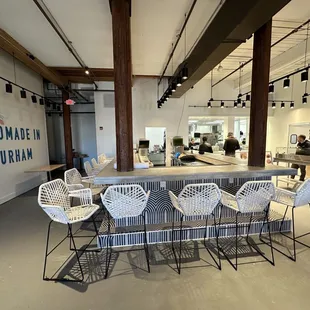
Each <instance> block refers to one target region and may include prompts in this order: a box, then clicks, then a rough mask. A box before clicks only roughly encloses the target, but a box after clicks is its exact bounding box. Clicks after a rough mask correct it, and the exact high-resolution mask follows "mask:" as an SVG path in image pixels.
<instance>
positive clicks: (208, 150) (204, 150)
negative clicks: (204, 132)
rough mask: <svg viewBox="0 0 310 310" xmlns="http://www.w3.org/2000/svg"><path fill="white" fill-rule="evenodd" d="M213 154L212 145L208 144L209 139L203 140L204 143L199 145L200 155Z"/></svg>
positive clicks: (204, 138)
mask: <svg viewBox="0 0 310 310" xmlns="http://www.w3.org/2000/svg"><path fill="white" fill-rule="evenodd" d="M204 153H213V150H212V146H211V144H209V143H207V137H203V138H202V143H201V144H200V145H199V154H204Z"/></svg>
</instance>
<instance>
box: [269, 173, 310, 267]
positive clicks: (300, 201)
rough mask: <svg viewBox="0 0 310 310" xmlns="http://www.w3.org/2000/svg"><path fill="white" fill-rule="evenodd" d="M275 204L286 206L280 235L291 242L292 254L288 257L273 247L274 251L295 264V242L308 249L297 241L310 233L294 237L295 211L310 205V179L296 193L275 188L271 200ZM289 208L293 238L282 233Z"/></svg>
mask: <svg viewBox="0 0 310 310" xmlns="http://www.w3.org/2000/svg"><path fill="white" fill-rule="evenodd" d="M273 200H274V201H275V202H277V203H280V204H283V205H285V206H286V209H285V212H284V215H283V218H282V221H281V224H280V231H279V232H280V234H281V235H283V236H284V237H286V238H288V239H290V240H292V241H293V254H291V253H290V254H291V255H288V254H286V253H284V252H283V251H281V250H280V249H278V248H276V247H274V249H275V250H276V251H278V252H279V253H281V254H283V255H285V256H286V257H288V258H289V259H291V260H292V261H294V262H296V258H297V257H296V242H297V243H299V244H301V245H303V246H305V247H307V248H310V245H308V244H305V243H304V242H301V241H299V240H298V239H299V238H302V237H305V236H307V235H309V234H310V232H307V233H304V234H302V235H300V236H296V234H295V215H294V212H295V209H296V208H299V207H303V206H309V203H310V179H308V180H306V181H304V183H303V184H302V185H301V186H300V187H299V188H298V189H297V191H296V192H291V191H288V190H285V189H281V188H276V194H275V197H274V199H273ZM289 208H291V209H292V226H293V227H292V233H293V237H291V236H289V235H287V234H285V233H283V232H282V227H283V222H284V219H285V217H286V214H287V211H288V209H289Z"/></svg>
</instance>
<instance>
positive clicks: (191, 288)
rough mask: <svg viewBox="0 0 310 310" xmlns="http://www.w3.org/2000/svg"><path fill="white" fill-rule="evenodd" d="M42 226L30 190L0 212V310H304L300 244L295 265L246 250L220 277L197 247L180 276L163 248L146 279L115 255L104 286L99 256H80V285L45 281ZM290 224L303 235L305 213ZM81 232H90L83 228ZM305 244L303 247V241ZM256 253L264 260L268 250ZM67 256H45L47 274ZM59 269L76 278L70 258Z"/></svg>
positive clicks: (309, 213)
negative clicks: (271, 260)
mask: <svg viewBox="0 0 310 310" xmlns="http://www.w3.org/2000/svg"><path fill="white" fill-rule="evenodd" d="M274 208H276V209H277V210H281V208H279V207H278V206H274ZM48 222H49V220H48V217H47V215H45V213H44V212H43V211H42V210H41V209H40V207H39V206H38V204H37V189H35V190H32V191H30V192H28V193H26V194H24V195H22V196H20V197H18V198H16V199H13V200H11V201H10V202H8V203H6V204H3V205H1V206H0V309H1V310H13V309H14V310H15V309H32V310H52V309H53V310H54V309H57V310H58V309H59V310H63V309H75V310H80V309H81V310H97V309H105V310H118V309H148V310H153V309H154V310H155V309H156V310H157V309H160V310H166V309H178V310H185V309H191V310H198V309H212V310H216V309H230V310H233V309H251V310H255V309H259V310H261V309H277V310H278V309H283V310H284V309H310V249H306V248H304V247H302V246H299V245H298V246H297V249H298V251H297V252H298V259H297V262H296V263H294V262H292V261H290V260H288V259H287V258H285V257H284V256H282V255H280V254H279V253H276V254H275V259H276V266H275V267H273V266H271V265H270V264H269V263H267V262H266V261H263V260H262V259H261V257H260V256H257V255H255V253H253V252H251V251H250V249H248V250H246V249H243V252H244V255H245V256H247V257H246V258H241V259H240V263H241V265H240V266H239V270H238V271H237V272H236V271H235V270H234V269H232V268H231V266H230V265H229V264H228V263H227V261H225V260H223V270H222V271H219V270H218V269H216V268H215V267H214V266H212V260H211V258H210V256H209V254H208V253H207V251H206V250H198V249H197V247H198V245H199V244H198V243H197V242H194V243H189V244H187V245H186V249H185V256H186V258H185V261H186V262H187V263H184V265H183V266H184V269H182V273H181V275H178V274H177V273H176V272H175V270H174V269H173V268H174V263H173V259H172V254H171V250H170V247H169V246H168V245H161V246H158V247H151V255H152V258H151V273H150V274H148V273H146V272H145V271H144V269H145V257H144V252H140V251H134V252H129V253H127V252H121V253H118V254H117V253H114V254H113V259H112V265H111V266H112V268H111V271H110V276H109V278H108V279H107V280H105V279H103V267H102V266H103V261H104V255H105V253H104V251H103V252H102V253H86V254H85V255H83V257H82V264H83V267H84V269H85V271H86V282H85V283H84V284H82V285H81V284H62V283H54V282H44V281H42V265H43V253H44V247H45V238H46V230H47V225H48ZM296 222H297V227H298V232H305V231H306V230H307V228H308V229H309V230H310V210H309V208H308V207H305V208H300V209H299V210H297V212H296ZM83 228H84V230H85V231H86V232H87V233H89V234H91V233H92V231H90V227H88V226H87V225H85V226H84V227H83ZM86 232H85V233H86ZM65 233H66V228H65V227H63V226H61V225H59V224H54V225H53V227H52V241H55V242H56V241H57V240H58V239H60V238H61V236H62V235H63V234H65ZM277 239H278V241H281V238H278V237H277ZM82 240H83V239H82V238H81V239H79V242H80V243H81V242H82ZM84 241H85V240H84ZM86 241H87V240H86ZM305 241H308V242H309V243H310V238H307V237H306V238H305ZM281 242H282V241H281ZM82 243H83V242H82ZM82 243H81V244H82ZM262 249H263V250H264V251H265V253H266V255H269V248H268V247H262ZM67 254H68V248H67V243H64V244H63V246H61V247H60V249H59V250H57V251H55V255H54V256H51V260H50V261H49V266H48V268H49V269H48V273H49V274H50V273H52V272H53V270H55V268H56V266H59V265H60V264H61V263H62V261H63V260H65V259H66V255H67ZM71 267H72V268H71ZM65 270H69V273H70V274H73V276H78V274H74V273H75V272H76V264H74V260H73V259H72V261H71V262H70V261H69V263H68V265H67V266H66V267H65Z"/></svg>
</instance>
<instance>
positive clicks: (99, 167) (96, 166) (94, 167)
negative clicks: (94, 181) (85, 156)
mask: <svg viewBox="0 0 310 310" xmlns="http://www.w3.org/2000/svg"><path fill="white" fill-rule="evenodd" d="M91 164H92V165H93V169H95V170H102V169H103V168H104V167H105V166H106V165H105V164H104V163H103V164H98V163H97V160H96V159H95V158H92V159H91Z"/></svg>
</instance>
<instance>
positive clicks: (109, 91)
mask: <svg viewBox="0 0 310 310" xmlns="http://www.w3.org/2000/svg"><path fill="white" fill-rule="evenodd" d="M71 90H72V91H83V92H84V91H93V92H103V93H114V89H83V88H77V89H76V88H75V89H71Z"/></svg>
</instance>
